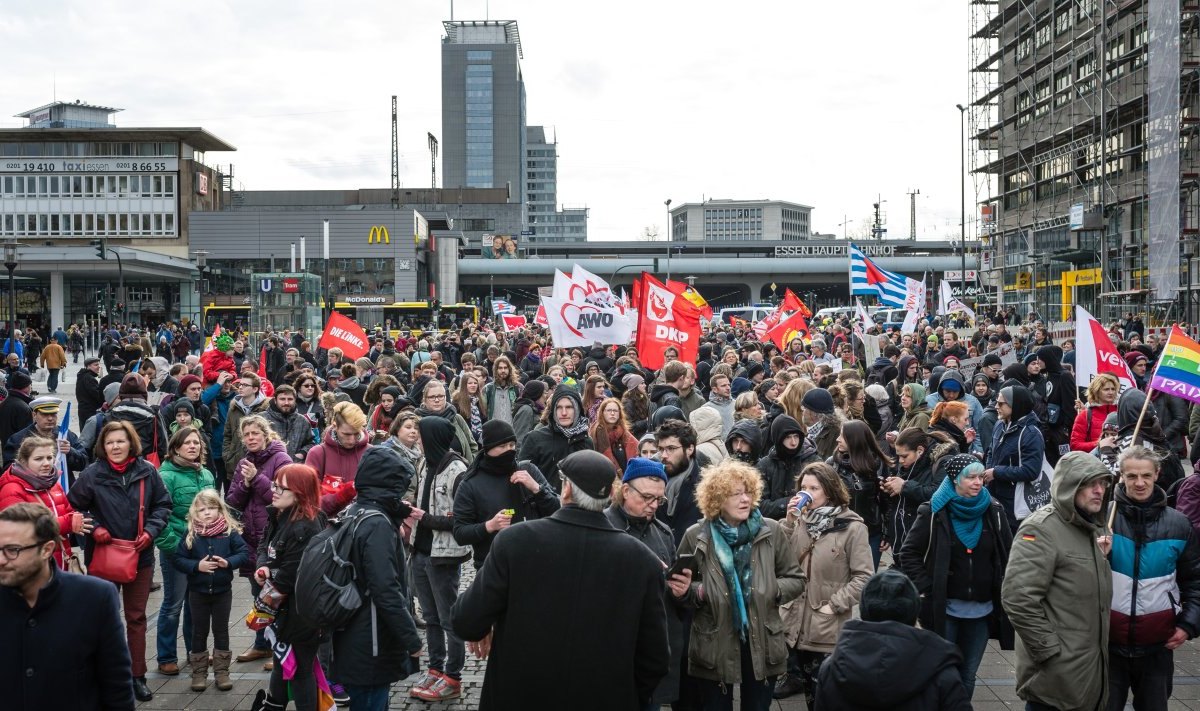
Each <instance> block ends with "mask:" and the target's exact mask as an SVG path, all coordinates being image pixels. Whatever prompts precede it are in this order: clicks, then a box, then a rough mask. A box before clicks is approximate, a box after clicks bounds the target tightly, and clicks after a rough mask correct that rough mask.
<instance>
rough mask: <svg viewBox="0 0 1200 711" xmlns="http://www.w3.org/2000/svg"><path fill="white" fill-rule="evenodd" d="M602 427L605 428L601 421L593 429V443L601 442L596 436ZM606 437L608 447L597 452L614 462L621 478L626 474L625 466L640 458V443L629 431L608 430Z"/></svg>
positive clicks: (614, 466)
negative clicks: (635, 458) (630, 461)
mask: <svg viewBox="0 0 1200 711" xmlns="http://www.w3.org/2000/svg"><path fill="white" fill-rule="evenodd" d="M600 427H604V425H603V424H602V423H601V422H600V421H599V420H597V421H596V423H595V424H593V425H592V427H591V431H592V435H591V437H592V441H593V442H597V441H598V440H599V438H598V437H597V436H596V434H598V428H600ZM606 435H607V437H608V447H607V448H605V449H603V450H601V449H597V450H596V451H598V452H600V453H601V454H603V455H604V456H606V457H608V461H610V462H612V464H613V468H614V469H615V470H616V472H617V476H618V477H620V476H622V475H623V474H625V465H626V464H628V463H629V460H630V459H633V458H634V457H636V456H638V453H637V451H638V441H637V440H636V439H635V438H634V436H633V435H631V434H630V433H629V432H628V431H626V430H624V429H619V428H618V429H612V430H608V431H607V432H606ZM597 446H599V445H597Z"/></svg>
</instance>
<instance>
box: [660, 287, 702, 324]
mask: <svg viewBox="0 0 1200 711" xmlns="http://www.w3.org/2000/svg"><path fill="white" fill-rule="evenodd" d="M666 286H667V288H668V289H670V290H671V292H673V293H674V294H675V295H676V296H682V297H683V298H685V299H687V300H688V301H690V302H692V303H693V304H695V305H696V308H698V309H700V315H701V316H703V317H704V318H706V319H708V320H710V321H711V320H712V317H713V310H712V307H711V306H709V305H708V302H707V301H705V300H704V297H703V296H701V295H700V292H698V291H696V290H695V289H693V288H692V287H690V286H688V285H687V284H685V283H683V282H681V281H675V280H673V279H668V280H667V284H666Z"/></svg>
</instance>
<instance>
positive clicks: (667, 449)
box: [658, 444, 683, 452]
mask: <svg viewBox="0 0 1200 711" xmlns="http://www.w3.org/2000/svg"><path fill="white" fill-rule="evenodd" d="M658 451H659V452H682V451H683V446H682V445H678V444H669V445H667V446H665V447H664V446H661V445H660V446H659V448H658Z"/></svg>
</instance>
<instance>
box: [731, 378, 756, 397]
mask: <svg viewBox="0 0 1200 711" xmlns="http://www.w3.org/2000/svg"><path fill="white" fill-rule="evenodd" d="M753 389H754V383H752V382H750V381H749V380H747V379H746V378H734V379H733V383H732V385H731V386H730V388H729V393H730V395H731V396H733V397H737V396H738V395H741V394H742V393H748V392H750V391H751V390H753Z"/></svg>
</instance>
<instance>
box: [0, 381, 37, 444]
mask: <svg viewBox="0 0 1200 711" xmlns="http://www.w3.org/2000/svg"><path fill="white" fill-rule="evenodd" d="M32 401H33V398H31V397H29V396H28V395H26V394H25V393H23V392H21V391H19V390H9V391H8V397H6V398H4V402H0V442H7V441H8V438H9V437H12V436H13V435H15V434H16V433H18V432H20V431H21V430H23V429H25V428H26V427H28V426H30V425H32V424H33V410H30V409H29V403H30V402H32Z"/></svg>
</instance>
